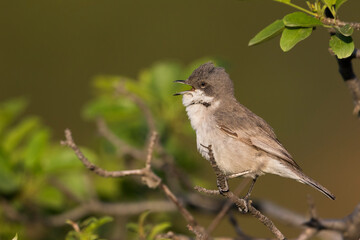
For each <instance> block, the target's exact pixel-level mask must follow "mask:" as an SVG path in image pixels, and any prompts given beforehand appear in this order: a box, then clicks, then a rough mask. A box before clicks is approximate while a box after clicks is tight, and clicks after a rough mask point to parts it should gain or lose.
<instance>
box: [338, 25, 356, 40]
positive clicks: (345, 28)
mask: <svg viewBox="0 0 360 240" xmlns="http://www.w3.org/2000/svg"><path fill="white" fill-rule="evenodd" d="M336 29H337V30H338V31H339V32H340V33H341V34H342V35H344V36H345V37H349V36H351V35H352V34H353V32H354V29H353V28H352V27H351V26H350V25H349V24H346V25H345V26H342V27H340V28H336Z"/></svg>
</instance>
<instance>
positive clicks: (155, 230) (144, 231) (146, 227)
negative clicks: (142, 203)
mask: <svg viewBox="0 0 360 240" xmlns="http://www.w3.org/2000/svg"><path fill="white" fill-rule="evenodd" d="M149 214H150V211H146V212H143V213H142V214H141V215H140V217H139V220H138V222H137V223H128V224H127V225H126V227H127V229H128V230H129V231H131V232H133V233H134V234H135V236H134V239H144V240H145V239H146V240H155V237H156V236H157V235H159V234H160V233H164V232H165V230H167V229H168V228H169V227H170V226H171V224H170V223H169V222H162V223H158V224H156V225H152V224H145V221H146V218H147V217H148V216H149Z"/></svg>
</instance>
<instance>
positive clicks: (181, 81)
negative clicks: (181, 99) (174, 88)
mask: <svg viewBox="0 0 360 240" xmlns="http://www.w3.org/2000/svg"><path fill="white" fill-rule="evenodd" d="M174 83H181V84H185V85H189V86H191V85H190V84H188V83H187V82H186V80H175V81H174ZM190 91H194V87H192V88H191V89H190V90H187V91H182V92H178V93H174V96H178V95H184V94H185V93H188V92H190Z"/></svg>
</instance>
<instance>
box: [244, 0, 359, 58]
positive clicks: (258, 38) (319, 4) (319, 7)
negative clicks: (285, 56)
mask: <svg viewBox="0 0 360 240" xmlns="http://www.w3.org/2000/svg"><path fill="white" fill-rule="evenodd" d="M274 1H276V2H280V3H283V4H286V5H289V6H291V7H294V8H296V9H298V10H300V11H298V12H293V13H290V14H287V15H286V16H284V17H283V18H282V19H280V20H276V21H274V22H273V23H271V24H270V25H268V26H267V27H265V28H264V29H263V30H261V31H260V32H259V33H258V34H256V35H255V37H253V38H252V39H251V40H250V41H249V46H253V45H256V44H259V43H262V42H264V41H266V40H268V39H271V38H273V37H275V36H277V35H280V34H281V38H280V48H281V49H282V50H283V51H284V52H288V51H290V50H291V49H292V48H293V47H295V45H296V44H298V43H299V42H301V41H303V40H305V39H306V38H308V37H309V36H310V35H311V34H312V32H313V30H314V29H315V28H316V27H319V26H322V27H325V28H331V29H332V30H333V31H334V32H335V34H334V35H333V36H332V37H331V39H330V42H329V46H330V48H331V49H332V51H333V52H334V53H335V54H336V55H337V57H338V58H346V57H349V56H350V55H351V54H352V53H353V51H354V48H355V45H354V42H353V39H352V37H351V35H352V34H353V31H354V29H353V28H352V27H351V26H350V25H349V24H346V25H344V26H341V27H338V26H336V25H329V24H328V23H324V21H322V20H323V19H325V18H327V16H326V10H329V11H330V12H331V14H332V15H333V16H334V18H335V19H336V17H337V11H338V10H339V8H340V6H341V5H342V4H343V3H345V2H346V0H321V1H320V0H315V1H314V2H313V3H311V2H310V1H307V2H306V3H307V6H308V9H305V8H302V7H300V6H298V5H296V4H294V3H292V2H291V0H274Z"/></svg>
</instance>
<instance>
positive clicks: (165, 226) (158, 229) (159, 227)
mask: <svg viewBox="0 0 360 240" xmlns="http://www.w3.org/2000/svg"><path fill="white" fill-rule="evenodd" d="M170 226H171V223H169V222H163V223H160V224H157V225H155V226H154V227H153V228H152V229H151V232H150V234H149V236H148V238H147V239H148V240H153V239H155V237H156V235H158V234H160V233H162V232H164V231H165V230H166V229H168V228H169V227H170Z"/></svg>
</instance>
